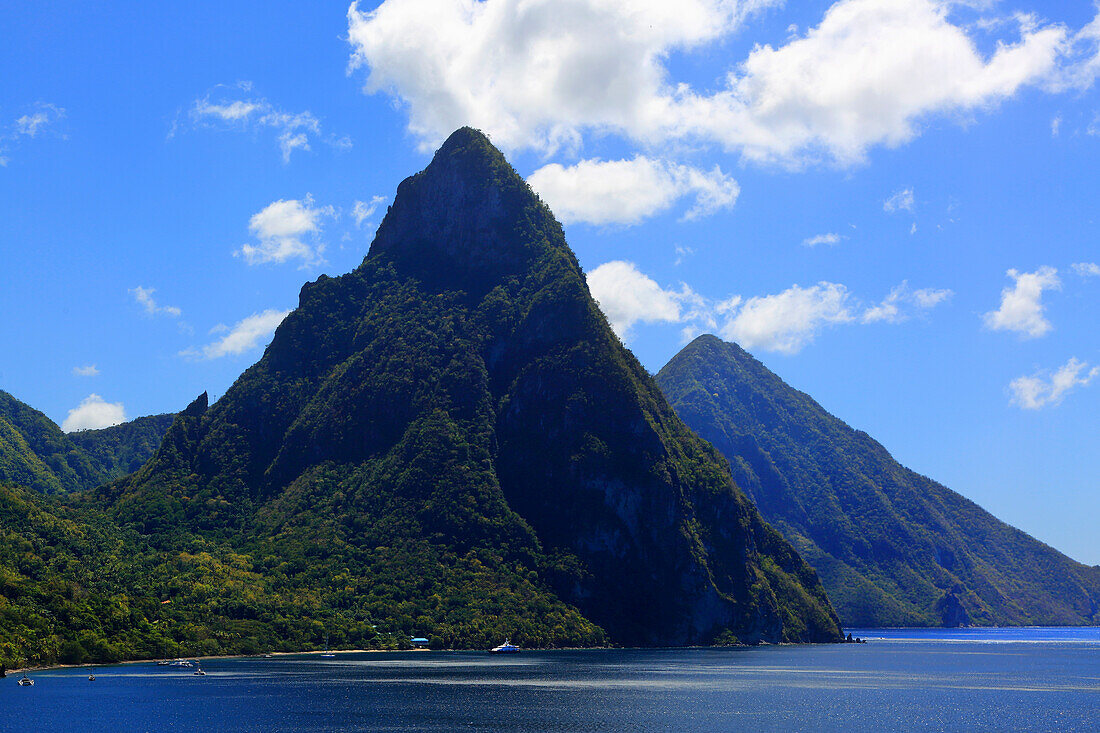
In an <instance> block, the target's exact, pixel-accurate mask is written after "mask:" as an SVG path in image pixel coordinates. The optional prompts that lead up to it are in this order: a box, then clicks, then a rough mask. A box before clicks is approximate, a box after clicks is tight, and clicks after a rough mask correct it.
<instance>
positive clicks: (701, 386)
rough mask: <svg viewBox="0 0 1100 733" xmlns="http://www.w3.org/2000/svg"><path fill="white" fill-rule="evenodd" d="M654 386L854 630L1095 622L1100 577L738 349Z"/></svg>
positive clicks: (676, 361)
mask: <svg viewBox="0 0 1100 733" xmlns="http://www.w3.org/2000/svg"><path fill="white" fill-rule="evenodd" d="M657 381H658V383H659V384H660V385H661V388H662V389H663V390H664V392H665V394H666V395H667V397H668V399H669V401H670V402H671V404H672V405H673V407H675V408H676V411H677V413H678V414H679V415H680V417H681V418H682V419H683V420H684V422H686V423H687V424H688V425H689V426H691V428H692V429H694V430H695V431H696V432H697V433H698V434H699V435H700V436H702V437H703V438H705V439H706V440H708V441H710V442H711V443H712V444H713V445H714V446H715V447H716V448H718V450H720V451H721V452H722V453H723V455H725V456H726V458H728V459H729V461H730V465H731V467H732V471H733V476H734V479H735V480H736V481H737V483H738V485H740V486H741V487H742V488H743V489H745V491H746V492H748V494H749V495H750V496H751V497H752V499H753V500H754V501H755V502H756V505H757V506H758V507H759V509H760V511H761V513H762V514H763V515H764V517H765V519H767V521H768V522H770V523H771V524H772V525H774V526H775V527H776V528H777V529H778V530H779V531H780V532H782V533H783V535H784V537H786V538H787V539H788V540H789V541H790V542H791V543H792V544H793V545H794V546H795V547H796V548H798V551H799V552H800V553H801V554H802V556H803V557H805V558H806V560H807V561H808V562H809V563H810V564H811V565H813V566H814V568H815V569H816V570H817V572H818V575H819V576H820V577H821V580H822V583H824V585H825V588H826V590H827V591H828V593H829V597H830V599H831V600H832V602H833V604H834V605H835V607H836V609H837V611H838V613H839V614H840V618H841V620H842V621H843V623H844V624H845V625H847V626H935V625H941V624H944V625H957V624H966V623H969V624H977V625H1078V624H1095V623H1097V622H1100V613H1098V603H1100V568H1090V567H1087V566H1084V565H1081V564H1080V563H1077V562H1074V561H1073V560H1071V559H1070V558H1068V557H1066V556H1065V555H1062V554H1061V553H1059V552H1058V551H1056V550H1054V549H1053V548H1051V547H1048V546H1047V545H1044V544H1043V543H1041V542H1039V541H1038V540H1035V539H1034V538H1032V537H1030V536H1028V535H1027V534H1025V533H1023V532H1021V531H1019V530H1017V529H1015V528H1013V527H1010V526H1009V525H1007V524H1005V523H1004V522H1001V521H999V520H998V519H997V518H996V517H994V516H992V515H991V514H989V513H988V512H986V511H985V510H983V509H982V508H981V507H979V506H978V505H976V504H975V503H973V502H972V501H969V500H967V499H966V498H964V497H962V496H960V495H959V494H957V493H955V492H953V491H951V490H950V489H947V488H946V487H944V486H942V485H940V484H938V483H936V482H935V481H932V480H931V479H929V478H926V477H924V476H921V475H919V474H917V473H914V472H913V471H910V470H909V469H907V468H905V467H903V466H901V465H900V464H898V463H897V462H896V461H895V460H894V459H893V458H892V457H891V456H890V454H889V453H887V451H886V449H885V448H883V447H882V446H881V445H879V444H878V443H877V442H875V441H874V440H873V439H872V438H871V437H870V436H868V435H867V434H866V433H863V432H860V431H858V430H853V429H852V428H850V427H848V426H847V425H846V424H844V423H843V422H842V421H841V420H839V419H837V418H836V417H834V416H832V415H830V414H829V413H828V412H826V411H825V410H824V409H823V408H822V407H821V406H820V405H818V404H817V403H816V402H815V401H814V400H813V399H811V398H810V397H809V396H808V395H806V394H803V393H802V392H799V391H797V390H795V389H793V388H791V387H790V386H788V385H787V384H785V383H784V382H783V381H782V380H781V379H780V378H779V377H777V376H776V375H775V374H773V373H772V372H770V371H769V370H768V369H767V368H766V367H764V365H763V364H761V363H760V362H759V361H757V360H756V359H754V358H753V357H752V356H751V355H749V354H748V353H747V352H745V351H744V350H742V349H741V348H740V347H738V346H737V345H735V344H729V343H724V342H722V341H721V340H719V339H718V338H716V337H714V336H701V337H699V338H697V339H696V340H695V341H693V342H692V343H690V344H689V345H688V346H686V347H685V348H684V349H683V350H682V351H681V352H680V353H679V354H677V355H676V356H675V357H673V358H672V360H671V361H669V363H668V364H667V365H666V366H665V367H664V368H663V369H662V370H661V371H660V373H659V374H658V375H657Z"/></svg>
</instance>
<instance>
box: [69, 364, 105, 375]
mask: <svg viewBox="0 0 1100 733" xmlns="http://www.w3.org/2000/svg"><path fill="white" fill-rule="evenodd" d="M98 375H99V370H98V369H96V366H95V364H88V365H86V366H76V367H73V376H74V377H95V376H98Z"/></svg>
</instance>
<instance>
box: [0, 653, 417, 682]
mask: <svg viewBox="0 0 1100 733" xmlns="http://www.w3.org/2000/svg"><path fill="white" fill-rule="evenodd" d="M392 651H399V652H409V651H412V652H416V651H425V652H426V651H431V650H430V649H336V650H332V651H331V653H333V654H368V653H371V652H392ZM324 653H325V651H324V650H323V649H310V650H308V651H300V652H265V653H264V654H208V655H206V656H186V657H150V658H149V659H125V660H123V661H121V662H87V663H83V664H47V665H43V666H41V667H15V668H12V669H9V670H6V672H5V674H6V675H7V676H9V677H10V676H12V675H13V674H23V673H27V674H29V673H31V672H50V671H53V670H55V669H81V668H86V669H95V668H102V667H121V666H123V665H128V664H157V663H158V662H174V661H176V660H178V659H183V660H191V661H196V662H197V661H202V660H204V659H262V658H264V657H266V655H268V654H270V655H271V657H272V658H274V657H289V656H303V655H307V654H309V655H311V654H324Z"/></svg>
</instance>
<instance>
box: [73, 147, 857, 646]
mask: <svg viewBox="0 0 1100 733" xmlns="http://www.w3.org/2000/svg"><path fill="white" fill-rule="evenodd" d="M89 500H91V501H94V502H95V503H96V504H97V505H98V506H100V507H102V508H103V509H104V510H105V511H107V512H108V513H109V514H110V516H111V517H112V518H113V519H114V521H116V522H117V523H118V524H119V525H120V526H121V527H123V528H124V529H125V530H126V531H132V532H135V533H138V534H140V536H141V537H142V538H143V541H146V542H148V543H150V545H151V546H153V547H156V548H158V549H159V550H160V551H161V552H164V553H169V554H171V553H176V552H177V551H178V550H179V548H183V547H188V546H190V545H192V544H194V543H195V542H199V541H201V542H205V543H211V544H212V545H216V547H217V552H218V553H221V555H222V556H225V557H230V556H232V557H239V558H242V560H241V562H242V563H243V564H244V565H245V566H248V567H251V568H255V569H256V570H257V572H259V573H261V574H262V575H263V576H264V577H265V578H270V577H275V576H277V577H278V578H279V585H278V587H279V588H281V589H283V591H284V592H285V593H286V594H288V595H290V596H292V597H294V598H299V599H300V598H311V599H315V600H316V603H317V608H316V613H315V615H314V618H315V617H316V616H317V615H322V614H328V615H329V616H332V617H333V618H335V619H337V621H336V622H334V623H335V624H336V626H338V627H339V628H334V629H333V632H332V633H333V642H334V644H337V643H339V644H345V643H350V642H351V640H350V638H345V636H344V635H345V633H346V632H347V630H348V629H352V628H353V627H354V628H365V627H366V626H369V625H371V624H373V625H375V626H378V627H379V628H386V629H399V630H401V631H402V632H404V633H415V634H417V635H427V636H430V637H431V638H432V641H433V644H437V645H447V646H474V647H479V646H485V645H489V644H491V643H499V641H500V640H501V639H502V638H503V637H505V636H511V638H512V639H513V641H516V642H517V643H519V644H521V645H525V646H532V645H564V644H584V645H589V644H599V643H605V642H608V641H610V642H613V643H619V644H631V645H635V644H636V645H655V644H694V643H714V642H719V643H721V642H731V641H743V642H759V641H783V640H787V641H816V640H836V639H838V638H839V627H838V624H837V621H836V616H835V614H834V613H833V611H832V609H831V607H830V605H829V602H828V600H827V598H826V597H825V594H824V591H823V590H822V587H821V585H820V583H819V582H818V580H817V578H816V576H815V574H814V572H813V570H812V569H811V568H810V567H809V566H808V565H806V563H804V562H803V561H802V559H801V558H800V557H799V556H798V555H797V553H796V552H795V551H794V550H793V549H792V548H791V546H790V545H789V544H788V543H787V542H786V541H784V540H783V539H782V537H780V535H779V534H778V533H776V532H775V531H774V530H772V529H771V528H770V527H768V526H767V525H766V524H765V523H764V522H763V520H762V519H761V518H760V515H759V514H758V513H757V511H756V510H755V509H754V508H753V506H752V504H751V503H750V502H749V501H748V500H747V499H746V498H745V496H744V495H743V494H742V493H741V492H740V491H739V490H738V489H737V488H736V487H735V486H734V485H733V484H732V482H731V480H730V478H729V475H728V472H727V471H726V470H725V468H724V461H723V460H722V458H721V457H720V456H719V455H718V454H717V453H716V452H715V451H714V449H713V448H711V447H710V446H709V445H708V444H706V443H705V442H703V441H701V440H699V439H698V438H697V437H696V436H695V435H694V434H693V433H692V432H691V431H690V430H688V429H687V428H686V427H685V426H684V424H683V423H682V422H681V421H680V420H679V419H678V418H677V417H676V415H675V413H674V412H673V411H672V409H671V408H670V407H669V406H668V404H667V402H666V401H665V399H664V398H663V396H662V395H661V393H660V391H659V389H658V388H657V386H656V384H655V383H654V381H653V379H652V378H651V377H650V376H649V375H648V374H647V373H646V372H645V370H644V369H642V367H641V366H640V365H639V363H638V362H637V360H636V359H635V358H634V357H633V355H632V354H631V353H630V352H629V351H627V350H626V349H625V348H624V347H623V346H622V345H621V343H620V342H619V340H618V339H617V338H616V337H615V335H614V334H613V333H612V331H611V329H610V328H609V327H608V324H607V322H606V320H605V318H604V317H603V315H602V314H601V313H600V311H599V309H598V307H597V306H596V304H595V302H594V301H593V300H592V298H591V296H590V295H589V292H588V288H587V286H586V284H585V280H584V276H583V274H582V272H581V269H580V267H579V265H578V264H577V261H576V259H575V257H574V256H573V254H572V252H571V251H570V250H569V248H568V246H567V245H566V243H565V239H564V236H563V233H562V230H561V227H560V225H559V224H558V223H557V222H556V221H555V220H554V218H553V216H552V214H551V213H550V211H549V209H547V207H546V206H545V205H544V204H542V203H541V202H540V201H539V200H538V198H537V197H536V196H535V195H534V193H533V192H532V191H531V190H530V188H529V187H528V186H527V185H526V183H525V182H524V181H523V179H522V178H520V177H519V176H518V175H517V174H516V173H515V171H514V170H513V169H512V168H511V166H510V165H508V163H507V162H506V161H505V159H504V158H503V156H502V155H501V154H500V153H499V151H497V150H496V149H495V148H493V146H492V145H491V144H490V143H489V141H488V140H487V139H486V138H485V137H484V136H483V135H481V134H480V133H478V132H476V131H473V130H470V129H468V128H464V129H462V130H459V131H457V132H456V133H454V134H453V135H452V136H451V137H450V138H449V139H448V140H447V142H446V143H445V144H444V146H443V147H442V148H441V149H440V150H439V151H438V152H437V153H436V155H435V157H434V159H433V160H432V162H431V164H430V165H429V166H428V167H427V168H426V169H425V170H424V171H422V172H421V173H419V174H417V175H415V176H412V177H411V178H408V179H406V180H405V181H404V182H403V183H402V184H401V185H400V187H399V188H398V191H397V195H396V197H395V199H394V203H393V205H392V206H391V207H390V210H389V212H388V213H387V215H386V217H385V219H384V221H383V222H382V224H381V226H380V227H379V230H378V234H377V236H376V239H375V241H374V243H373V244H372V246H371V249H370V252H369V254H368V255H367V257H366V259H365V260H364V262H363V264H362V265H361V266H360V267H359V268H357V269H356V270H355V271H353V272H351V273H348V274H346V275H343V276H341V277H337V278H330V277H325V276H322V277H321V278H319V279H318V280H317V281H316V282H312V283H308V284H307V285H306V286H305V287H303V289H302V292H301V296H300V304H299V307H298V308H297V309H296V310H295V311H293V312H292V313H291V314H290V315H289V316H288V317H287V318H286V320H285V321H284V322H283V323H282V325H281V326H280V327H279V328H278V330H277V331H276V333H275V336H274V339H273V341H272V342H271V344H270V345H269V346H268V348H267V350H266V352H265V353H264V355H263V358H262V359H261V360H260V361H259V362H258V363H257V364H255V365H254V366H252V367H251V368H249V369H248V370H247V371H246V372H245V373H244V374H242V375H241V376H240V378H239V379H238V380H237V381H236V383H235V384H234V385H233V386H232V387H231V388H230V389H229V391H227V392H226V394H225V395H224V396H223V397H222V398H221V399H220V400H218V402H217V403H215V404H213V405H207V401H206V396H205V395H203V396H201V397H200V398H199V399H198V400H196V401H195V403H194V404H192V405H191V406H190V407H188V408H187V410H185V411H184V412H183V413H181V414H180V416H179V417H178V418H177V419H176V421H175V422H174V423H173V425H172V427H171V428H170V429H169V431H168V433H167V435H166V436H165V438H164V441H163V443H162V444H161V446H160V448H159V449H158V451H157V453H156V455H155V456H154V457H153V459H152V460H150V461H149V462H148V463H146V464H145V465H144V466H143V467H142V468H141V469H140V470H139V471H138V472H137V473H135V474H133V475H132V476H129V477H126V478H123V479H120V480H118V481H116V482H114V483H112V484H109V485H107V486H104V487H101V488H100V489H98V490H97V491H96V492H95V494H94V495H93V496H92V498H91V499H89ZM261 600H262V599H257V602H260V601H261ZM238 613H239V614H240V615H242V616H247V615H249V614H254V613H255V612H254V610H253V609H252V608H250V607H248V606H242V607H241V608H239V609H238ZM260 620H261V621H263V622H264V623H273V621H271V620H270V619H268V618H266V617H261V618H260ZM282 622H283V623H285V628H287V629H288V631H289V632H292V633H296V634H301V633H303V632H302V629H305V628H314V627H315V625H316V622H315V620H313V618H311V617H310V616H309V615H303V616H302V617H301V618H290V617H283V620H282ZM357 625H358V626H357ZM359 638H360V637H355V643H359ZM238 642H239V640H238V639H235V638H232V637H227V638H225V639H223V640H221V643H222V646H223V648H225V649H233V648H236V645H237V644H238Z"/></svg>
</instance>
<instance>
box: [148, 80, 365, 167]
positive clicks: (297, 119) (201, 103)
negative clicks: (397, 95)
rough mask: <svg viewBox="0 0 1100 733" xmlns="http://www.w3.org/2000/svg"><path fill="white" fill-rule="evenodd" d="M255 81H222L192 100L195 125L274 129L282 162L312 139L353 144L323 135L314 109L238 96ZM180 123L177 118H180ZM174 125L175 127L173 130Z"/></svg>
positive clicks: (249, 91) (244, 92)
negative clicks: (294, 109) (226, 83)
mask: <svg viewBox="0 0 1100 733" xmlns="http://www.w3.org/2000/svg"><path fill="white" fill-rule="evenodd" d="M251 91H252V85H251V84H250V83H248V82H242V83H240V84H237V85H235V86H224V85H219V86H217V87H215V88H214V89H213V90H212V91H210V92H208V93H207V94H206V95H205V96H203V97H200V98H198V99H196V100H195V101H194V102H192V104H191V109H190V110H189V117H190V119H191V123H192V124H193V125H194V126H196V127H213V128H223V129H224V128H228V129H234V128H235V129H241V130H245V129H253V130H257V129H268V130H271V131H272V132H274V133H275V138H276V141H277V142H278V144H279V150H280V151H281V152H282V156H283V162H284V163H289V162H290V155H291V153H293V152H294V151H295V150H311V148H310V141H311V140H321V141H323V142H325V143H327V144H329V145H332V146H333V147H337V148H347V147H351V140H350V139H349V138H347V137H340V138H336V137H334V136H332V135H327V136H326V135H324V134H323V133H322V130H321V121H320V120H318V119H317V117H315V116H314V115H313V113H312V112H310V111H308V110H306V111H305V112H287V111H285V110H282V109H279V108H278V107H276V106H275V105H273V104H271V103H270V102H268V101H267V100H266V99H264V98H262V97H252V98H245V99H238V98H235V97H237V96H240V95H242V94H243V95H247V94H250V93H251ZM177 125H178V122H177ZM174 130H175V128H173V133H170V134H169V136H171V134H174Z"/></svg>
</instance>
